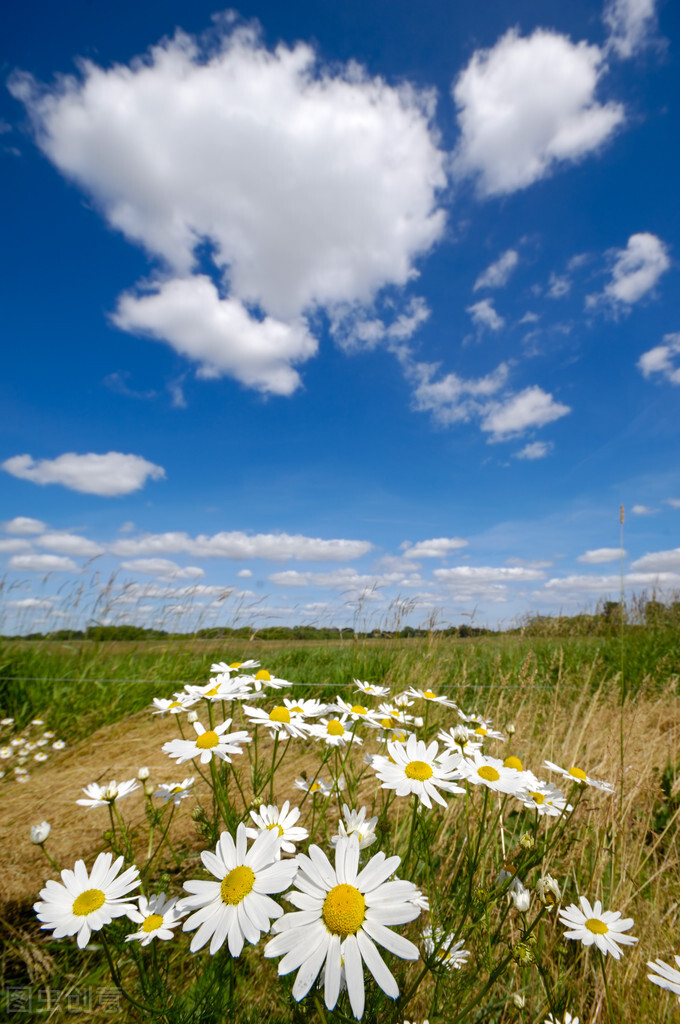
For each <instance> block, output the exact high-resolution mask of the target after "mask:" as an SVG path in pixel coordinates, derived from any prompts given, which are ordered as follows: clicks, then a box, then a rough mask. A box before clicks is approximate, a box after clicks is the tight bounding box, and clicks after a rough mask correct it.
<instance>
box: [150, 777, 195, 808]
mask: <svg viewBox="0 0 680 1024" xmlns="http://www.w3.org/2000/svg"><path fill="white" fill-rule="evenodd" d="M193 786H194V777H193V775H191V776H189V778H188V779H184V780H183V781H182V782H160V783H159V784H158V789H157V790H155V792H154V794H153V795H154V796H155V797H156V798H157V799H159V800H162V801H163V803H165V804H167V803H168V802H169V801H170V800H172V802H173V804H174V805H175V807H179V805H180V804H181V802H182V800H186V798H187V797H188V796H191V790H192V789H193Z"/></svg>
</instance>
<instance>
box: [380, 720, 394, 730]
mask: <svg viewBox="0 0 680 1024" xmlns="http://www.w3.org/2000/svg"><path fill="white" fill-rule="evenodd" d="M380 724H381V725H382V727H383V729H391V728H392V719H391V718H381V719H380Z"/></svg>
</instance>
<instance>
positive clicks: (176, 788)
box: [170, 782, 184, 793]
mask: <svg viewBox="0 0 680 1024" xmlns="http://www.w3.org/2000/svg"><path fill="white" fill-rule="evenodd" d="M170 792H171V793H183V792H184V786H183V785H182V783H181V782H178V783H177V785H176V786H173V787H172V789H171V790H170Z"/></svg>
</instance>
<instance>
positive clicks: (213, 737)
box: [162, 718, 250, 764]
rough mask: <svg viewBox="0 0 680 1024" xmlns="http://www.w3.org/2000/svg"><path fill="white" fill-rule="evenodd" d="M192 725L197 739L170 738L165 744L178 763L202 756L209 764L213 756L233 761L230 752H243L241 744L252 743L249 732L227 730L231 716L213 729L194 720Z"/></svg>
mask: <svg viewBox="0 0 680 1024" xmlns="http://www.w3.org/2000/svg"><path fill="white" fill-rule="evenodd" d="M192 725H193V727H194V732H195V733H196V739H195V740H169V741H168V742H167V743H164V744H163V747H162V749H163V751H164V752H165V753H166V754H168V755H169V756H170V757H173V758H175V759H176V763H177V764H183V763H184V762H185V761H191V759H192V758H194V757H200V758H201V764H208V762H209V761H211V760H212V759H213V757H218V758H219V759H220V761H229V762H231V757H230V756H229V755H230V754H241V753H243V751H242V750H241V747H240V746H239V744H241V743H250V736H249V735H248V733H247V732H243V731H242V730H241V731H239V732H227V729H228V728H229V726H230V725H231V718H227V719H226V721H224V722H222V724H221V725H216V726H215V727H214V728H213V729H206V728H205V726H203V725H201V723H200V722H193V723H192Z"/></svg>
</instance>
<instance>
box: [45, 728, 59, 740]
mask: <svg viewBox="0 0 680 1024" xmlns="http://www.w3.org/2000/svg"><path fill="white" fill-rule="evenodd" d="M56 735H57V734H56V732H52V730H51V729H48V730H47V732H44V733H43V736H44V737H45V739H46V740H53V739H54V737H55V736H56Z"/></svg>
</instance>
